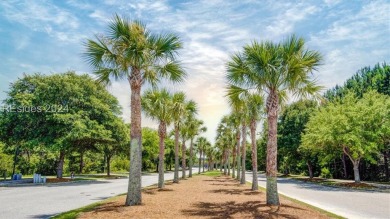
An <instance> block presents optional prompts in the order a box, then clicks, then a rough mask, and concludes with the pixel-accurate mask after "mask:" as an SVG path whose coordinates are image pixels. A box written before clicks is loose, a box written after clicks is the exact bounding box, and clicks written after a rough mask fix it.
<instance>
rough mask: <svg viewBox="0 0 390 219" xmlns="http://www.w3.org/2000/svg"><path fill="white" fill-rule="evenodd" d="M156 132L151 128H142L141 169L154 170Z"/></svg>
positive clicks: (155, 162)
mask: <svg viewBox="0 0 390 219" xmlns="http://www.w3.org/2000/svg"><path fill="white" fill-rule="evenodd" d="M158 142H159V138H158V133H157V131H156V130H154V129H151V128H142V169H143V170H154V169H156V165H157V162H158V152H159V148H158Z"/></svg>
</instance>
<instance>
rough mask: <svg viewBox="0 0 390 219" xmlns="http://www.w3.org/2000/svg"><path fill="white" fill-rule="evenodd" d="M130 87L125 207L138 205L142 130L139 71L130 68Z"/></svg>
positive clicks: (139, 198) (139, 197) (140, 198)
mask: <svg viewBox="0 0 390 219" xmlns="http://www.w3.org/2000/svg"><path fill="white" fill-rule="evenodd" d="M128 80H129V83H130V87H131V100H130V101H131V103H130V104H131V118H130V120H131V121H130V124H131V125H130V126H131V127H130V171H129V184H128V189H127V197H126V203H125V205H127V206H129V205H140V204H141V203H142V195H141V171H142V129H141V85H142V77H141V71H140V70H139V69H136V68H132V70H131V75H130V76H129V78H128Z"/></svg>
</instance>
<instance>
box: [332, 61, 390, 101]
mask: <svg viewBox="0 0 390 219" xmlns="http://www.w3.org/2000/svg"><path fill="white" fill-rule="evenodd" d="M370 89H371V90H375V91H377V92H378V93H381V94H386V95H390V65H388V64H386V63H383V64H381V65H380V64H379V63H378V64H376V65H375V66H374V68H370V67H364V68H362V69H360V70H359V71H358V72H357V73H356V74H355V75H353V76H352V77H351V78H350V79H348V80H347V81H346V82H345V83H344V85H343V86H338V85H337V86H336V87H335V88H333V89H330V90H328V91H327V92H326V93H325V95H324V96H325V97H326V98H327V99H329V100H335V99H337V98H342V97H344V96H345V95H346V94H347V93H348V92H353V93H355V94H356V95H357V96H358V97H359V98H361V97H363V94H364V93H366V92H367V91H369V90H370Z"/></svg>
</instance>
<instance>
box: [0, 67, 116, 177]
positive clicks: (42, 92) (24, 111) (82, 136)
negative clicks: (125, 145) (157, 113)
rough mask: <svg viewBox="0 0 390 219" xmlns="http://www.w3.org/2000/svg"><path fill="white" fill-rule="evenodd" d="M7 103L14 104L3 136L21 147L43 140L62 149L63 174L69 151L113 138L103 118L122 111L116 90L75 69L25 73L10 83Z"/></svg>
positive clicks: (52, 147) (60, 168)
mask: <svg viewBox="0 0 390 219" xmlns="http://www.w3.org/2000/svg"><path fill="white" fill-rule="evenodd" d="M5 103H6V104H7V106H9V107H10V109H9V110H5V111H4V112H3V118H4V123H3V124H2V125H1V129H2V131H1V133H2V134H1V136H0V137H1V138H2V139H3V141H4V142H5V143H7V145H15V146H16V147H15V151H16V152H17V151H18V150H19V151H21V149H22V150H25V149H26V148H22V146H27V147H29V148H30V149H31V148H32V147H36V146H39V145H44V146H45V147H46V148H47V149H48V150H51V151H54V152H56V153H58V154H59V156H58V162H57V163H58V167H57V177H59V178H61V177H62V174H63V166H64V159H65V155H66V154H67V153H69V152H70V151H73V150H75V149H77V148H81V147H86V146H91V145H95V144H97V143H101V142H107V141H109V139H110V131H109V130H107V129H106V128H105V127H104V124H105V123H106V122H107V121H108V120H109V119H111V118H113V117H115V116H117V115H119V114H120V107H119V103H118V101H117V99H116V98H115V97H114V96H112V95H111V94H110V93H109V92H108V91H107V90H106V89H104V87H103V86H101V85H99V84H97V83H96V82H95V81H94V80H92V78H91V77H89V76H88V75H76V74H75V73H74V72H67V73H65V74H53V75H41V74H34V75H24V77H23V78H21V79H19V80H17V81H16V82H14V83H12V84H11V86H10V90H9V92H8V97H7V99H6V100H5ZM15 154H16V155H17V154H18V153H15ZM15 163H16V162H15Z"/></svg>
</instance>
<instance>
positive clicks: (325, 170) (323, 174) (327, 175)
mask: <svg viewBox="0 0 390 219" xmlns="http://www.w3.org/2000/svg"><path fill="white" fill-rule="evenodd" d="M320 177H322V178H326V179H330V178H332V174H331V173H330V170H329V169H328V168H326V167H323V168H322V169H321V175H320Z"/></svg>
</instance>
